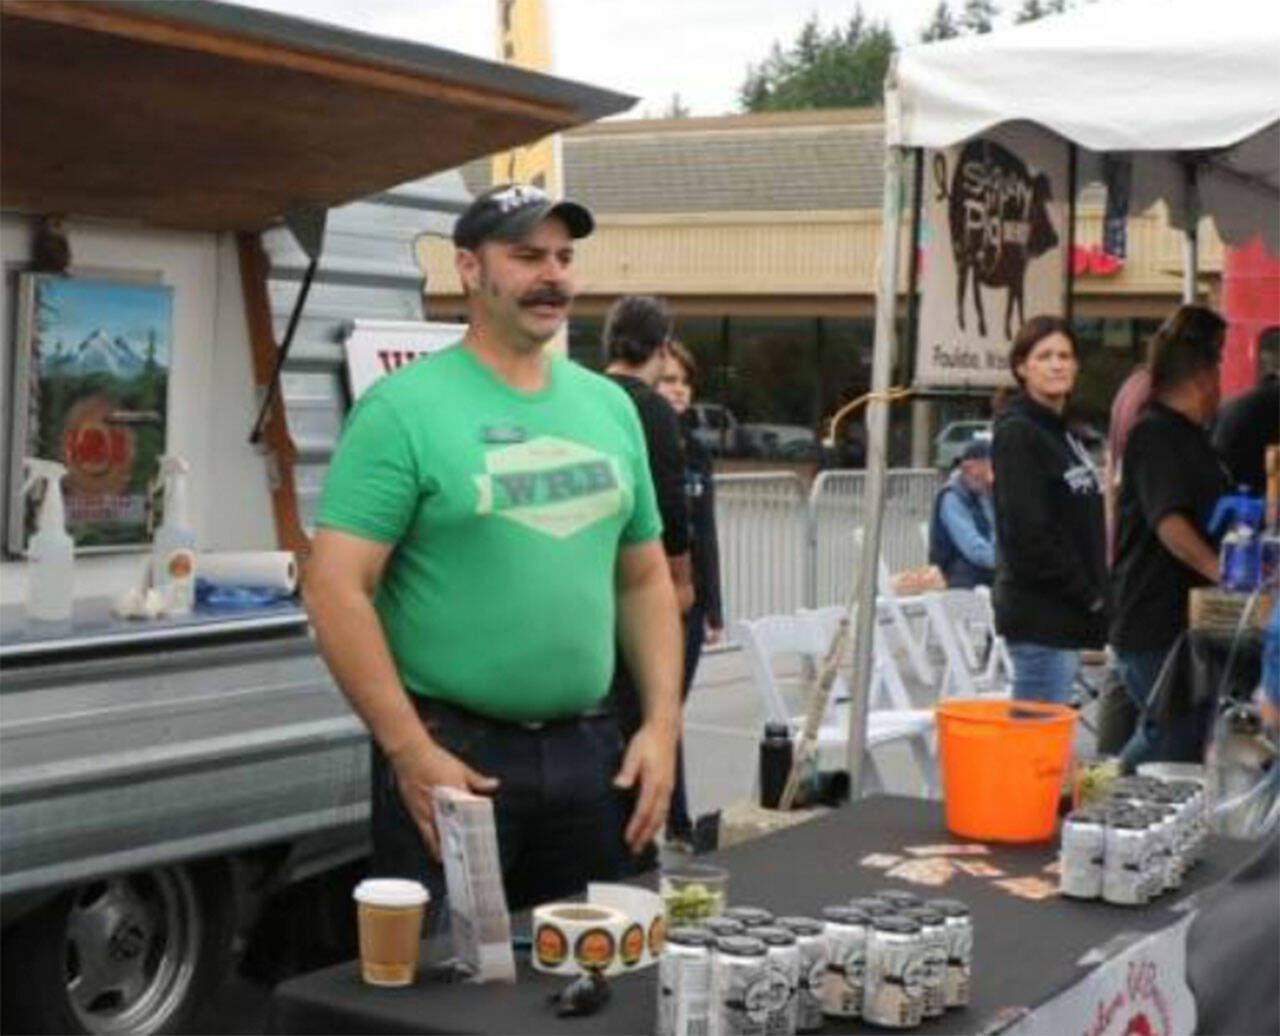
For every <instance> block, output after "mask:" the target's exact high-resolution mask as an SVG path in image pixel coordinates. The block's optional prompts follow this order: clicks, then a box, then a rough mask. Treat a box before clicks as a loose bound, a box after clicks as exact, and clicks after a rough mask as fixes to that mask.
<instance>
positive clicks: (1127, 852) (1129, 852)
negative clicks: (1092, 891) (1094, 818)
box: [1102, 809, 1149, 906]
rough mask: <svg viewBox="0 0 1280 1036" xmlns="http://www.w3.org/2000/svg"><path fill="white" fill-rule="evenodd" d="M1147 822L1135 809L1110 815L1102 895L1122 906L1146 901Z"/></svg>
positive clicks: (1122, 810) (1108, 818)
mask: <svg viewBox="0 0 1280 1036" xmlns="http://www.w3.org/2000/svg"><path fill="white" fill-rule="evenodd" d="M1148 844H1149V843H1148V838H1147V823H1146V820H1145V819H1144V818H1143V816H1142V815H1141V814H1140V813H1137V812H1135V811H1134V810H1132V809H1118V810H1113V811H1112V812H1111V813H1110V814H1109V815H1108V816H1107V841H1106V845H1107V856H1106V861H1105V863H1104V866H1103V869H1102V898H1103V899H1105V900H1106V901H1107V902H1108V903H1117V904H1119V905H1121V906H1140V905H1141V904H1143V903H1145V902H1146V889H1147V855H1148Z"/></svg>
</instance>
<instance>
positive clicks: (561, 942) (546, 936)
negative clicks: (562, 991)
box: [530, 903, 645, 975]
mask: <svg viewBox="0 0 1280 1036" xmlns="http://www.w3.org/2000/svg"><path fill="white" fill-rule="evenodd" d="M644 941H645V933H644V928H643V927H642V926H641V925H640V923H639V922H637V921H633V920H631V918H629V917H628V916H627V915H626V914H624V913H623V912H622V911H621V910H614V909H613V908H612V907H606V906H597V905H595V904H593V903H547V904H545V905H544V906H540V907H535V908H534V911H533V952H532V953H531V954H530V957H531V958H532V962H533V968H534V970H535V971H543V972H546V973H547V974H550V975H582V974H585V973H586V972H589V971H594V972H599V973H600V974H602V975H616V974H618V973H619V972H622V971H624V970H628V968H627V967H626V966H624V964H623V960H624V958H625V959H628V960H634V961H635V963H639V961H640V958H641V957H642V956H643V954H644Z"/></svg>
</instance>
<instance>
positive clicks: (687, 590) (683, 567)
mask: <svg viewBox="0 0 1280 1036" xmlns="http://www.w3.org/2000/svg"><path fill="white" fill-rule="evenodd" d="M667 565H668V567H669V568H670V569H671V582H672V584H673V585H674V586H675V591H676V604H677V605H678V606H679V608H680V612H681V614H683V613H684V612H687V611H688V610H689V609H690V608H692V607H693V602H694V598H695V594H694V588H693V559H692V557H691V556H690V554H689V552H688V551H687V550H686V551H685V552H684V553H683V554H675V555H672V554H668V555H667Z"/></svg>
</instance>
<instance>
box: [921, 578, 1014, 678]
mask: <svg viewBox="0 0 1280 1036" xmlns="http://www.w3.org/2000/svg"><path fill="white" fill-rule="evenodd" d="M924 607H925V613H926V614H927V615H928V616H929V628H930V630H931V631H932V633H933V635H934V637H935V638H936V640H937V642H938V644H939V646H941V648H942V654H943V657H944V658H945V660H946V661H945V664H944V667H943V673H942V680H941V681H940V682H939V685H938V695H939V697H948V696H954V697H962V698H972V697H976V696H978V695H1008V693H1009V681H1010V679H1011V677H1012V673H1013V669H1012V666H1011V665H1010V664H1009V661H1008V658H1009V656H1008V651H1007V649H1006V648H1005V646H1004V643H1003V641H1002V640H1001V639H1000V638H999V636H998V635H997V633H996V631H995V624H994V622H993V620H992V614H991V601H990V598H989V597H988V598H984V597H983V596H981V595H979V594H978V593H976V592H975V591H973V590H938V591H935V592H933V593H927V594H925V595H924ZM980 643H981V644H984V645H989V649H988V652H987V658H986V660H985V663H984V661H983V659H982V658H981V655H980V652H979V649H978V644H980Z"/></svg>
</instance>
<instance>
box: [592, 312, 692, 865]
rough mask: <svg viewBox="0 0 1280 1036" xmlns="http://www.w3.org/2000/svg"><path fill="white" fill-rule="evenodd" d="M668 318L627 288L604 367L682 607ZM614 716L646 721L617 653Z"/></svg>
mask: <svg viewBox="0 0 1280 1036" xmlns="http://www.w3.org/2000/svg"><path fill="white" fill-rule="evenodd" d="M671 331H672V320H671V313H670V311H669V310H668V308H667V304H666V303H665V302H664V301H663V300H661V299H658V298H653V297H652V296H649V295H627V296H624V297H623V298H620V299H618V300H617V301H616V302H614V304H613V305H612V306H611V307H610V308H609V312H608V314H607V315H606V317H605V321H604V352H605V369H604V372H605V374H606V375H607V376H608V377H610V378H611V379H613V381H614V382H615V383H616V384H617V385H619V386H621V388H622V389H623V390H624V391H625V392H626V393H627V395H628V396H630V397H631V402H632V403H633V404H634V405H635V409H636V412H637V414H639V417H640V427H641V428H642V429H643V430H644V440H645V445H646V446H647V448H648V455H649V471H650V473H651V476H652V479H653V488H654V491H655V493H656V495H657V501H658V512H659V514H660V515H661V516H662V548H663V551H664V553H665V554H666V557H667V564H668V566H669V567H670V570H671V578H672V581H673V582H674V584H675V588H676V597H677V600H678V601H679V604H680V612H681V614H684V613H686V612H688V610H689V608H690V607H691V606H692V605H693V601H694V590H693V572H692V566H691V563H690V559H689V505H688V502H687V501H686V499H685V492H684V466H685V461H684V449H683V447H682V446H681V444H680V425H679V422H678V421H677V420H676V412H675V411H674V410H672V409H671V404H670V403H668V402H667V401H666V400H665V399H663V398H662V396H660V395H659V394H658V392H657V389H656V388H655V386H656V385H657V383H658V378H659V377H660V375H661V374H662V368H663V364H664V363H665V362H666V357H667V342H668V341H670V339H671ZM611 694H612V699H613V703H614V708H615V709H616V710H617V713H618V723H619V725H620V726H621V728H622V733H623V736H624V737H630V736H631V735H632V734H633V733H634V732H635V731H636V730H637V729H639V726H640V724H641V722H642V721H643V711H642V708H641V705H642V702H641V699H640V696H639V695H638V694H637V693H636V681H635V679H634V678H633V674H632V672H631V668H630V666H629V664H628V660H627V659H625V658H623V657H621V655H620V656H619V658H618V664H617V666H616V667H615V669H614V675H613V688H612V691H611ZM653 863H656V854H655V852H654V850H653V848H652V846H651V845H646V846H644V847H643V848H642V850H641V852H640V853H639V854H638V856H637V857H636V858H635V859H633V860H632V866H633V868H635V869H637V870H646V869H648V868H649V866H650V865H651V864H653Z"/></svg>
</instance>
